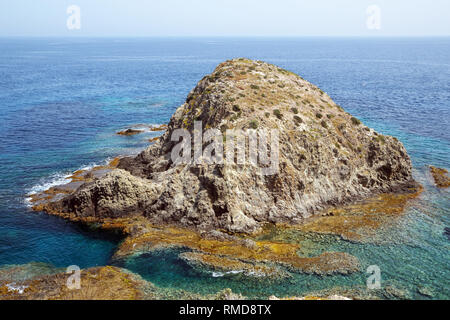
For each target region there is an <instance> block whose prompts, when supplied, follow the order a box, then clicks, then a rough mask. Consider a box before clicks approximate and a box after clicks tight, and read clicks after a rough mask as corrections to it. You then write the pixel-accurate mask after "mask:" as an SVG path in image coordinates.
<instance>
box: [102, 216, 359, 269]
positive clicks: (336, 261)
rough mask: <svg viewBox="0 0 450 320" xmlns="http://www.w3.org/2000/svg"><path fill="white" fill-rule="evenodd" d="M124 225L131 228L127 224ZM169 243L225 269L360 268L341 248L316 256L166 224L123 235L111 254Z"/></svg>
mask: <svg viewBox="0 0 450 320" xmlns="http://www.w3.org/2000/svg"><path fill="white" fill-rule="evenodd" d="M112 226H114V224H113V225H111V224H107V226H106V227H107V228H108V227H112ZM115 227H117V225H115ZM127 229H128V230H132V229H133V228H130V227H129V226H128V227H127ZM170 247H184V248H190V249H192V250H195V251H197V252H199V255H192V254H191V255H190V256H188V257H190V258H191V260H194V259H195V260H197V261H199V262H200V263H203V264H208V265H209V266H210V267H211V266H212V267H215V266H218V265H219V264H224V265H226V267H225V269H227V270H231V269H233V270H236V269H237V270H241V269H242V268H244V269H245V267H247V268H249V264H255V262H256V263H270V264H276V265H283V266H285V267H287V268H288V269H290V270H292V271H294V272H305V273H314V274H320V275H331V274H335V273H340V274H348V273H352V272H357V271H359V270H360V266H359V261H358V259H357V258H355V257H353V256H351V255H349V254H347V253H344V252H325V253H322V254H321V255H320V256H317V257H300V256H299V255H298V253H297V252H298V251H299V249H300V246H299V245H298V244H295V243H283V242H273V241H254V240H250V239H248V238H247V239H244V238H240V237H234V238H233V239H232V240H216V239H209V238H208V239H205V238H204V237H202V236H201V235H200V234H199V233H197V232H195V231H192V230H188V229H184V228H178V227H170V226H166V227H155V226H152V227H147V228H146V230H145V233H143V234H140V235H138V236H129V237H127V238H126V239H125V240H124V241H123V242H122V244H121V245H120V246H119V248H118V250H117V251H116V253H115V258H122V257H126V256H129V255H133V254H136V253H140V252H146V251H151V250H155V249H161V248H170ZM207 255H210V256H207ZM242 263H246V265H244V264H242ZM234 268H236V269H234ZM254 268H255V267H253V269H254ZM258 268H259V270H262V269H261V268H263V267H262V266H259V265H257V267H256V270H258ZM264 268H267V266H264ZM267 270H269V269H266V271H267Z"/></svg>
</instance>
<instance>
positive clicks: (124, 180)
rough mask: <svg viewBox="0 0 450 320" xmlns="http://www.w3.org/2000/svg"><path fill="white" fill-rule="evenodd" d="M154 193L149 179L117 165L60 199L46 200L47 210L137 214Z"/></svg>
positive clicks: (78, 214)
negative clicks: (100, 176)
mask: <svg viewBox="0 0 450 320" xmlns="http://www.w3.org/2000/svg"><path fill="white" fill-rule="evenodd" d="M158 193H159V192H158V189H157V186H156V185H155V184H153V183H151V182H150V181H147V180H146V179H143V178H140V177H136V176H133V175H131V174H130V173H129V172H128V171H125V170H120V169H117V170H113V171H111V172H109V173H107V174H106V175H105V176H103V177H102V178H99V179H95V180H94V181H92V182H90V183H85V184H84V185H82V186H81V187H80V188H78V189H77V190H76V192H75V193H74V194H71V195H69V196H67V197H66V198H64V199H62V200H61V201H57V202H53V203H49V204H48V206H47V210H50V211H53V212H58V211H62V212H67V213H69V214H71V215H72V216H75V217H81V218H82V217H94V218H107V217H108V218H119V217H123V216H129V215H133V214H140V213H141V212H142V211H143V210H144V209H145V207H146V205H147V203H148V202H149V201H151V200H152V199H155V198H156V196H157V194H158Z"/></svg>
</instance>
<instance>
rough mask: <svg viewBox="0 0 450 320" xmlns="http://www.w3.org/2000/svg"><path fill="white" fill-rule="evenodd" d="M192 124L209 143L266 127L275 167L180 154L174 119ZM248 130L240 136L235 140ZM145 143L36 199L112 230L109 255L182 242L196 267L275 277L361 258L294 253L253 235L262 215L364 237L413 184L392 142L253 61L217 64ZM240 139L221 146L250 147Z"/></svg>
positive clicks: (344, 266)
mask: <svg viewBox="0 0 450 320" xmlns="http://www.w3.org/2000/svg"><path fill="white" fill-rule="evenodd" d="M198 128H203V129H204V130H209V129H211V130H213V131H212V132H216V133H217V136H220V141H216V140H214V141H215V142H216V143H217V144H216V145H215V146H216V147H217V146H219V145H221V144H226V142H227V141H229V140H233V139H234V138H235V137H234V136H233V135H232V134H230V133H232V132H235V131H237V130H240V132H255V131H260V130H265V131H267V132H271V138H272V137H273V136H274V133H273V132H276V134H277V145H276V146H277V148H276V149H275V148H273V145H272V146H271V148H270V150H267V155H269V156H274V155H276V156H277V163H276V170H275V171H273V172H270V173H269V174H267V172H265V171H264V166H263V168H261V167H259V166H257V165H255V163H254V162H253V163H252V162H250V163H248V162H246V163H236V162H234V161H229V162H228V161H218V162H216V163H211V162H210V161H206V160H207V159H203V158H202V156H201V155H200V157H198V158H197V159H194V160H192V161H188V162H185V163H181V164H180V163H177V162H176V161H174V160H173V154H174V149H175V148H177V146H179V143H180V140H179V139H178V138H180V136H179V135H177V134H176V133H177V130H180V129H182V130H184V131H183V132H187V133H189V134H190V135H191V136H193V137H194V140H195V137H196V136H197V137H198V134H199V132H198V131H199V130H198ZM201 135H202V132H200V136H201ZM174 136H176V138H177V139H174ZM203 138H204V139H203V140H207V139H206V138H205V137H203ZM250 140H251V135H248V136H246V137H245V138H244V142H245V144H244V145H241V146H245V145H248V144H250V143H251V142H250ZM235 141H236V144H237V143H238V142H237V141H238V140H235ZM152 142H154V143H153V144H152V145H151V146H149V147H148V148H147V149H146V150H144V151H142V152H141V153H140V154H139V155H137V156H134V157H123V158H118V159H116V160H115V161H113V163H111V164H110V165H109V166H107V168H102V170H97V173H98V172H100V174H94V175H93V174H92V173H90V172H86V173H81V174H80V173H79V174H78V175H77V176H76V177H77V180H76V181H72V183H74V182H77V184H75V185H73V186H72V187H71V188H67V187H66V188H64V187H54V188H52V189H50V190H47V191H46V192H44V193H43V194H40V195H36V196H34V197H33V199H32V201H33V209H34V210H37V211H45V212H47V213H49V214H52V215H57V216H61V217H63V218H66V219H69V220H71V221H75V222H82V223H87V224H89V225H91V226H95V227H98V228H102V229H112V230H119V231H120V232H121V233H123V234H124V236H125V238H124V240H123V241H122V243H121V244H120V246H119V248H118V249H117V251H116V252H115V255H114V259H122V258H124V257H127V256H130V255H136V254H139V253H142V252H147V251H151V250H155V249H161V248H171V247H184V248H189V249H190V250H191V251H190V252H185V253H182V254H180V259H183V260H184V261H186V262H188V264H189V265H191V266H192V267H193V268H199V269H205V268H206V269H210V270H219V271H222V272H227V271H230V270H241V271H243V272H245V273H246V274H247V275H248V276H255V275H257V276H263V277H277V278H280V277H281V278H283V277H288V276H289V272H304V273H314V274H320V275H331V274H335V273H339V274H349V273H353V272H358V271H360V264H359V261H358V259H357V258H356V257H354V256H352V255H350V254H348V253H346V252H323V253H322V254H320V255H317V256H301V255H299V254H298V251H299V249H300V247H299V245H298V244H295V243H290V242H283V241H274V240H265V239H264V238H262V237H259V236H260V235H261V234H264V233H265V232H267V228H268V226H270V225H277V226H281V227H285V228H298V229H299V230H303V231H305V232H311V233H317V234H335V235H338V236H341V237H343V238H344V239H351V240H356V241H363V238H364V236H365V235H367V234H371V233H373V232H375V230H376V228H377V227H379V226H380V225H382V224H383V223H385V222H386V221H389V219H391V218H393V217H395V216H396V215H398V214H399V213H401V212H402V210H403V208H404V206H405V205H406V203H407V200H408V199H410V198H413V197H415V196H416V195H417V194H418V193H419V192H420V190H421V188H420V186H419V185H418V184H417V183H416V182H415V181H414V180H413V178H412V174H411V170H412V166H411V161H410V158H409V156H408V154H407V152H406V150H405V148H404V146H403V144H402V143H401V142H400V141H398V140H397V139H396V138H394V137H391V136H386V135H382V134H380V133H377V132H376V131H375V130H373V129H371V128H369V127H367V126H365V125H364V124H363V123H362V122H361V121H360V120H358V119H357V118H355V117H353V116H352V115H350V114H349V113H347V112H346V111H345V110H344V109H343V108H342V107H340V106H339V105H337V104H336V103H335V102H333V100H332V99H331V98H330V97H329V96H328V95H327V94H326V93H325V92H323V91H322V90H320V89H319V88H318V87H316V86H314V85H313V84H311V83H309V82H308V81H306V80H304V79H303V78H301V77H300V76H298V75H296V74H294V73H292V72H290V71H287V70H284V69H282V68H279V67H277V66H275V65H272V64H268V63H265V62H262V61H253V60H248V59H243V58H240V59H234V60H229V61H226V62H223V63H221V64H219V65H218V66H217V68H216V69H215V70H214V71H213V72H212V73H211V74H210V75H207V76H205V77H204V78H203V79H202V80H200V81H199V83H198V84H197V86H196V87H195V88H194V89H193V90H192V91H191V92H190V93H189V95H188V96H187V99H186V102H185V103H184V104H183V105H181V106H180V107H179V108H178V109H177V110H176V111H175V113H174V114H173V116H172V118H171V119H170V122H169V124H168V126H167V130H166V131H165V133H164V134H163V135H162V136H161V138H160V139H157V140H153V141H152ZM185 142H186V141H185ZM200 143H201V146H202V147H203V148H202V150H203V149H207V147H208V144H207V143H206V142H205V141H203V142H200ZM194 144H195V141H194ZM185 146H189V147H190V146H191V141H188V144H185ZM243 149H244V150H240V149H239V147H238V148H236V149H235V150H234V149H233V150H232V153H227V155H229V154H231V155H232V158H233V160H234V157H235V156H236V157H238V154H239V152H242V153H241V156H243V157H244V158H246V159H248V158H251V155H250V151H246V150H245V148H243ZM183 152H184V151H183ZM215 155H216V156H217V155H218V154H217V151H215ZM194 157H195V151H194ZM257 159H261V154H259V158H257ZM197 160H198V161H197ZM266 164H267V163H266ZM94 171H95V170H94ZM108 270H109V269H108Z"/></svg>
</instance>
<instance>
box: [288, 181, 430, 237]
mask: <svg viewBox="0 0 450 320" xmlns="http://www.w3.org/2000/svg"><path fill="white" fill-rule="evenodd" d="M422 191H423V188H422V186H420V185H415V186H411V187H410V188H408V189H407V190H405V191H404V192H402V193H383V194H380V195H377V196H374V197H372V198H368V199H366V200H364V201H360V202H357V203H354V204H350V205H345V206H342V207H339V208H331V209H328V210H325V211H324V212H323V213H322V215H320V216H315V217H312V218H310V219H308V220H306V221H305V223H304V224H302V225H298V226H294V228H296V229H298V230H300V231H303V232H313V233H320V234H332V235H337V236H340V237H342V238H343V239H346V240H352V241H364V240H367V238H369V237H373V236H374V235H375V234H376V231H377V230H378V229H379V228H381V227H383V226H384V225H386V224H389V223H391V222H392V219H395V218H397V217H399V216H400V215H402V213H403V212H404V211H405V208H406V206H407V205H408V202H409V200H412V199H414V198H417V197H418V196H419V195H420V194H421V193H422Z"/></svg>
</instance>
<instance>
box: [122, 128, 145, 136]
mask: <svg viewBox="0 0 450 320" xmlns="http://www.w3.org/2000/svg"><path fill="white" fill-rule="evenodd" d="M143 132H144V130H136V129H126V130H122V131H119V132H117V134H118V135H120V136H134V135H136V134H139V133H143Z"/></svg>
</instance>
